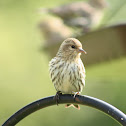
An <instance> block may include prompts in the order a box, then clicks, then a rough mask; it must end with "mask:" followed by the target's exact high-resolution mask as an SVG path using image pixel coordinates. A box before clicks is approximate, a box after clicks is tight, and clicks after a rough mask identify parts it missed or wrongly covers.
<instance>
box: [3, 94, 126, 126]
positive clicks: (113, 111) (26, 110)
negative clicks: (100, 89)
mask: <svg viewBox="0 0 126 126" xmlns="http://www.w3.org/2000/svg"><path fill="white" fill-rule="evenodd" d="M65 103H77V104H81V105H86V106H90V107H93V108H96V109H98V110H101V111H103V112H104V113H106V114H108V115H109V116H111V117H112V118H113V119H115V120H116V121H117V122H119V123H120V124H122V125H123V126H126V115H125V114H124V113H123V112H121V111H120V110H119V109H117V108H115V107H114V106H112V105H110V104H108V103H106V102H104V101H102V100H99V99H97V98H93V97H90V96H85V95H83V96H82V95H76V98H75V99H74V98H73V95H70V94H64V95H60V100H59V104H65ZM51 105H56V101H55V100H54V96H50V97H46V98H43V99H40V100H37V101H35V102H32V103H31V104H29V105H26V106H25V107H23V108H22V109H20V110H19V111H17V112H16V113H15V114H13V115H12V116H11V117H10V118H9V119H8V120H7V121H6V122H5V123H4V124H3V125H2V126H14V125H16V124H17V123H18V122H19V121H21V120H22V119H23V118H25V117H26V116H28V115H30V114H31V113H33V112H35V111H37V110H40V109H43V108H45V107H48V106H51Z"/></svg>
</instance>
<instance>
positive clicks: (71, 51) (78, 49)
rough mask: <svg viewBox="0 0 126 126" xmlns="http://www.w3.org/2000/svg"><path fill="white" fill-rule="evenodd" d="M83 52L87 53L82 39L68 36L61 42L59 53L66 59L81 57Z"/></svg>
mask: <svg viewBox="0 0 126 126" xmlns="http://www.w3.org/2000/svg"><path fill="white" fill-rule="evenodd" d="M81 53H85V54H86V51H85V50H83V49H82V44H81V43H80V41H79V40H77V39H75V38H68V39H66V40H64V41H63V43H62V44H61V46H60V48H59V51H58V53H57V55H58V56H61V57H63V58H66V59H76V58H80V55H81Z"/></svg>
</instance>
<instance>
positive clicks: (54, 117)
mask: <svg viewBox="0 0 126 126" xmlns="http://www.w3.org/2000/svg"><path fill="white" fill-rule="evenodd" d="M108 1H109V3H110V5H113V6H112V7H113V8H115V7H116V5H118V3H119V2H120V0H115V1H113V0H108ZM63 2H64V3H68V2H69V1H67V0H65V1H61V0H60V1H59V0H52V1H50V2H48V1H46V0H41V1H40V0H39V1H34V0H26V1H24V0H23V1H19V0H6V1H5V0H1V1H0V16H1V20H0V33H1V37H0V124H2V123H3V122H4V121H5V120H6V119H7V118H8V117H10V116H11V115H12V114H13V113H15V112H16V111H17V110H19V109H20V108H22V107H23V106H25V105H27V104H29V103H31V102H33V101H35V100H37V99H40V98H43V97H46V96H50V95H54V94H55V89H54V87H53V85H52V83H51V81H50V79H49V75H48V62H49V57H48V55H47V54H46V53H45V52H44V51H42V52H41V53H40V52H39V48H40V46H41V41H40V36H39V32H38V30H37V27H36V24H37V22H38V21H39V19H40V18H41V16H40V15H39V14H37V9H38V8H40V7H42V6H43V7H52V6H56V5H59V4H62V3H63ZM114 5H115V6H114ZM125 11H126V9H125V8H124V7H123V8H122V9H120V11H119V12H118V13H117V14H115V15H114V17H113V19H112V20H111V21H110V23H113V22H114V23H117V22H118V21H122V20H124V18H125V19H126V17H125V16H124V13H125ZM107 13H108V12H106V15H107ZM110 13H111V12H110ZM112 21H113V22H112ZM107 24H109V22H107ZM86 71H87V80H86V87H85V89H84V91H83V92H82V94H85V95H90V96H93V97H97V98H100V99H102V100H104V101H106V102H109V103H110V104H112V105H114V106H115V107H117V108H119V109H120V110H122V111H123V112H126V109H125V106H126V102H125V88H126V85H125V83H126V77H125V73H126V58H121V59H118V60H113V61H111V62H106V63H102V64H96V65H94V66H91V67H87V69H86ZM66 113H67V114H66ZM59 124H60V125H61V126H63V125H66V126H67V125H73V126H75V125H78V126H81V125H84V124H85V125H88V126H90V125H91V126H92V125H93V126H98V125H102V126H106V125H114V126H117V125H118V124H117V123H116V122H115V121H114V120H112V119H111V118H109V117H108V116H106V115H104V114H103V113H101V112H99V111H97V110H95V109H92V108H89V107H85V106H81V111H78V110H75V109H73V108H69V109H65V108H64V105H60V106H58V107H57V106H52V107H49V108H46V109H44V110H40V111H37V112H35V113H34V114H32V115H30V116H28V117H27V118H25V119H24V120H22V121H21V122H20V123H19V124H17V126H41V125H52V126H53V125H59Z"/></svg>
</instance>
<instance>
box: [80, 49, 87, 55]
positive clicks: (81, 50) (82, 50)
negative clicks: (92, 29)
mask: <svg viewBox="0 0 126 126" xmlns="http://www.w3.org/2000/svg"><path fill="white" fill-rule="evenodd" d="M79 52H80V53H85V54H87V52H86V51H85V50H84V49H82V48H80V49H79Z"/></svg>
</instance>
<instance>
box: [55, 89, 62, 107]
mask: <svg viewBox="0 0 126 126" xmlns="http://www.w3.org/2000/svg"><path fill="white" fill-rule="evenodd" d="M60 95H62V93H61V91H57V92H56V95H55V97H54V99H55V100H56V104H57V105H58V103H59V99H60Z"/></svg>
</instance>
